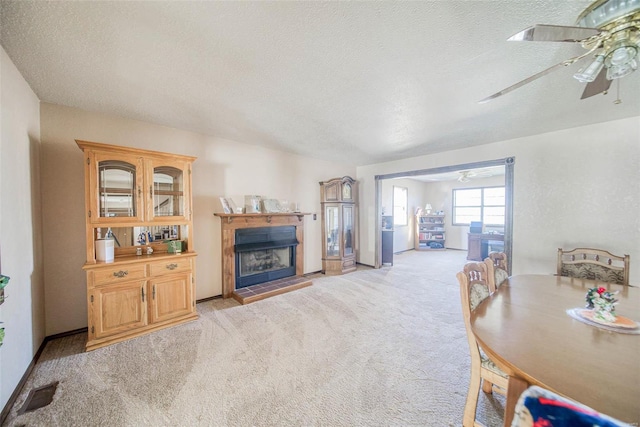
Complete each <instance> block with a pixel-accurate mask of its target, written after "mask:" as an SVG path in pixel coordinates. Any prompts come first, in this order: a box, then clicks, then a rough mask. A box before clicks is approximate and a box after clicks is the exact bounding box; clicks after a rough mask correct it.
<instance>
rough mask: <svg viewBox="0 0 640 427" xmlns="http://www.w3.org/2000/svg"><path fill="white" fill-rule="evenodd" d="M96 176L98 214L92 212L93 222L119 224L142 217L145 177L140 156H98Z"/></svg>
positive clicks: (95, 199)
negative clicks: (142, 192) (143, 181)
mask: <svg viewBox="0 0 640 427" xmlns="http://www.w3.org/2000/svg"><path fill="white" fill-rule="evenodd" d="M95 167H96V170H95V172H94V173H95V175H94V176H96V180H97V182H96V183H95V184H94V186H93V187H92V192H93V191H96V190H97V192H98V194H96V195H95V196H92V199H93V200H94V203H96V205H94V208H93V209H92V210H95V211H97V213H98V214H97V215H95V213H94V215H90V216H91V220H92V222H105V223H112V222H113V223H117V222H122V221H130V220H131V219H139V217H141V216H142V215H141V214H142V212H141V210H140V202H141V200H140V195H141V191H142V188H141V186H142V176H141V174H140V164H139V161H138V159H136V158H135V157H132V158H130V159H129V158H121V159H118V158H109V157H106V156H103V155H100V154H97V155H96V163H95Z"/></svg>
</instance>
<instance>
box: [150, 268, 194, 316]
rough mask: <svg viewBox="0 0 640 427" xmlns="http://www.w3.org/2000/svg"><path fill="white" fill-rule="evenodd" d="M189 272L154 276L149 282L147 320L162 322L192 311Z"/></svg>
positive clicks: (191, 289)
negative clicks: (149, 293)
mask: <svg viewBox="0 0 640 427" xmlns="http://www.w3.org/2000/svg"><path fill="white" fill-rule="evenodd" d="M191 277H192V276H191V273H190V272H186V273H177V274H172V275H167V276H161V277H158V278H154V279H152V280H151V281H150V282H149V290H150V292H151V298H150V299H149V321H150V322H151V323H156V322H162V321H163V320H169V319H173V318H174V317H179V316H183V315H187V314H190V313H192V312H193V311H194V310H195V307H194V306H193V287H192V284H191Z"/></svg>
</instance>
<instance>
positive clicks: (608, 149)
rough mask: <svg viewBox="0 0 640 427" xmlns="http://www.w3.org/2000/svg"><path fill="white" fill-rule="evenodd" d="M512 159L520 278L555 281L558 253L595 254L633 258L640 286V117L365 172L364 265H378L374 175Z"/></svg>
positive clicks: (516, 268) (362, 184) (361, 181)
mask: <svg viewBox="0 0 640 427" xmlns="http://www.w3.org/2000/svg"><path fill="white" fill-rule="evenodd" d="M610 108H615V107H614V106H611V107H610ZM509 156H515V158H516V163H515V169H514V206H513V212H514V224H513V226H514V227H513V273H514V274H524V273H553V272H554V271H555V265H556V251H557V248H559V247H565V248H573V247H581V246H582V247H597V248H602V249H606V250H608V251H610V252H612V253H615V254H629V255H630V256H631V282H632V283H633V284H635V285H640V215H638V212H640V116H636V117H631V118H628V119H623V120H616V121H611V122H605V123H598V124H594V125H589V126H583V127H578V128H573V129H566V130H562V131H557V132H550V133H546V134H541V135H534V136H530V137H525V138H519V139H514V140H508V141H502V142H497V143H493V144H488V145H483V146H479V147H473V148H468V149H464V150H455V151H449V152H444V153H438V154H434V155H429V156H421V157H415V158H412V159H406V160H401V161H396V162H388V163H381V164H376V165H369V166H364V167H359V168H358V174H357V179H358V181H359V185H360V187H359V191H360V204H361V209H360V224H361V234H360V254H359V256H360V258H359V261H360V262H363V263H366V264H369V263H373V260H374V257H375V232H374V226H373V225H372V224H373V222H372V221H373V220H374V216H375V213H374V212H375V205H374V204H375V182H374V176H375V175H382V174H387V173H396V172H405V171H411V170H418V169H429V168H435V167H441V166H449V165H456V164H463V163H470V162H475V161H482V160H493V159H499V158H504V157H509Z"/></svg>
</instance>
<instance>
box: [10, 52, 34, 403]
mask: <svg viewBox="0 0 640 427" xmlns="http://www.w3.org/2000/svg"><path fill="white" fill-rule="evenodd" d="M0 76H2V78H1V79H0V105H1V113H0V247H1V251H2V252H1V254H0V256H1V262H2V274H4V275H6V276H9V277H11V281H10V282H9V285H8V286H7V287H6V288H5V295H6V296H7V299H6V301H5V302H4V304H2V305H1V306H0V321H2V322H4V325H2V326H4V328H5V332H6V336H5V339H4V344H3V346H2V347H1V348H0V407H4V406H5V404H6V403H7V401H8V400H9V397H10V396H11V394H12V393H13V391H14V389H15V387H16V386H17V384H18V382H19V381H20V379H21V378H22V375H23V374H24V373H25V371H26V369H27V367H28V366H29V364H30V363H31V360H32V359H33V356H34V355H35V353H36V352H37V350H38V348H39V346H40V344H41V343H42V341H43V339H44V336H45V335H44V334H45V326H44V290H43V279H42V241H41V236H42V225H41V215H40V177H39V170H40V167H39V157H40V115H39V101H38V98H37V97H36V95H35V94H34V93H33V91H32V90H31V88H30V87H29V85H28V84H27V82H26V81H25V80H24V79H23V78H22V76H21V75H20V73H19V72H18V70H17V69H16V67H15V66H14V64H13V62H12V61H11V59H10V58H9V57H8V56H7V54H6V52H5V51H4V49H2V48H0Z"/></svg>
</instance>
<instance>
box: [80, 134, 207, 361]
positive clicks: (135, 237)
mask: <svg viewBox="0 0 640 427" xmlns="http://www.w3.org/2000/svg"><path fill="white" fill-rule="evenodd" d="M76 143H77V144H78V146H79V147H80V148H81V149H82V150H83V152H84V166H85V218H86V249H87V251H86V259H87V261H86V263H85V265H84V266H83V269H84V270H85V271H86V274H87V306H88V309H87V313H88V340H87V345H86V348H87V350H93V349H96V348H99V347H103V346H106V345H109V344H113V343H116V342H120V341H124V340H126V339H130V338H133V337H136V336H140V335H143V334H147V333H149V332H152V331H155V330H158V329H162V328H166V327H169V326H173V325H176V324H180V323H184V322H187V321H190V320H194V319H196V318H197V317H198V314H197V312H196V309H195V268H196V253H195V251H194V250H193V222H192V221H193V219H192V210H191V164H192V163H193V161H195V159H196V158H195V157H189V156H182V155H175V154H168V153H161V152H157V151H149V150H140V149H135V148H126V147H120V146H115V145H108V144H100V143H95V142H87V141H78V140H76ZM104 238H107V239H113V240H114V242H109V243H110V244H112V246H114V250H113V253H114V257H113V260H109V261H100V260H99V259H100V258H101V257H100V256H98V257H97V256H96V255H97V249H98V247H97V245H96V242H97V241H99V239H104ZM100 243H102V242H100ZM177 248H179V249H177Z"/></svg>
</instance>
